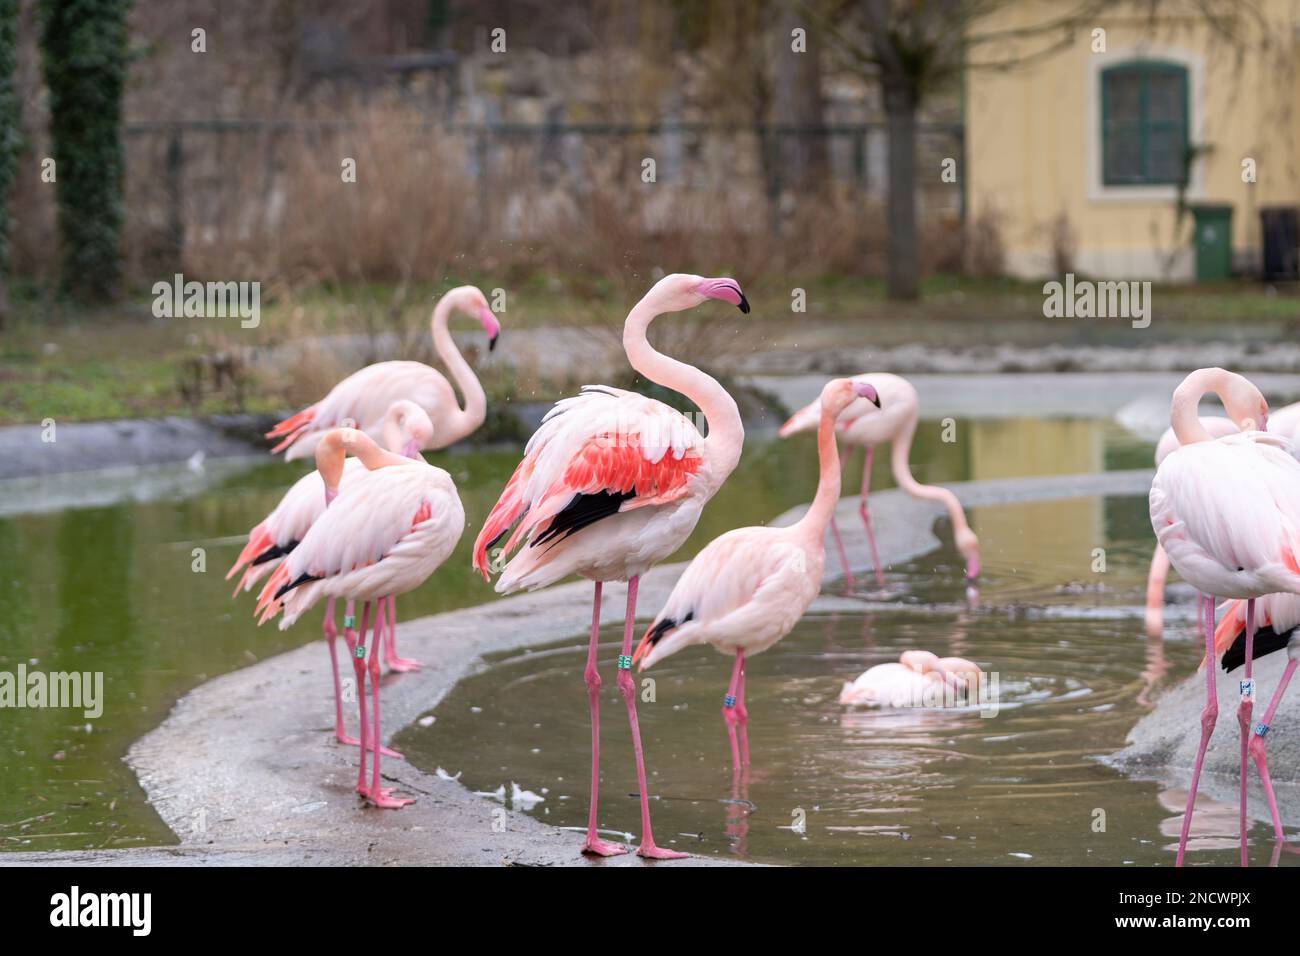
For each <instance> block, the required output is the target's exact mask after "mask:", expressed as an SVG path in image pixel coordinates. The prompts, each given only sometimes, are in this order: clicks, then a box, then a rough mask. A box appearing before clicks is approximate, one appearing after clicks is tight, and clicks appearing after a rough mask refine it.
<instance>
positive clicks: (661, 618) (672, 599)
mask: <svg viewBox="0 0 1300 956" xmlns="http://www.w3.org/2000/svg"><path fill="white" fill-rule="evenodd" d="M859 397H861V398H864V399H865V400H867V401H869V402H873V403H875V402H879V401H880V398H879V396H878V395H876V390H875V389H874V388H873V387H872V386H871V385H868V384H866V383H854V382H851V381H850V380H848V379H846V378H842V379H836V380H834V381H831V382H828V383H827V385H826V387H825V388H824V389H822V397H821V421H820V424H819V426H818V429H817V452H818V461H819V467H820V471H819V474H818V477H817V493H816V495H815V496H814V497H813V500H812V503H811V504H810V505H809V506H808V510H807V511H805V512H804V514H803V515H802V516H801V517H800V518H799V520H798V521H796V522H794V524H791V525H789V526H787V527H783V528H774V527H766V526H763V527H755V528H737V529H736V530H734V531H728V532H727V533H726V534H724V535H722V536H721V537H719V538H716V539H714V540H713V541H711V542H709V544H707V545H705V547H704V549H703V550H702V551H700V553H699V554H697V555H696V556H695V558H694V560H692V561H691V563H690V564H689V565H687V567H686V570H685V571H683V572H682V576H681V578H679V579H678V581H677V584H676V586H675V587H674V588H673V590H672V594H670V595H669V596H668V601H667V602H666V603H665V604H664V608H663V610H662V611H660V612H659V615H658V616H657V617H656V618H655V619H654V623H652V624H651V625H650V628H649V630H647V631H646V633H645V636H644V637H642V638H641V643H640V644H638V645H637V649H636V653H635V654H634V655H633V656H632V662H633V663H637V662H640V665H641V670H645V669H646V668H647V667H652V666H653V665H654V664H655V663H656V662H657V661H660V660H663V658H665V657H667V656H669V655H670V654H674V653H676V652H677V651H679V650H681V649H682V648H683V647H689V646H691V645H694V644H711V645H713V647H714V648H715V649H716V650H718V651H719V652H721V653H723V654H734V655H735V664H734V665H733V667H732V671H731V683H730V684H729V685H728V687H727V693H726V695H725V696H724V697H723V707H722V719H723V721H724V722H725V723H726V725H727V735H728V737H729V738H730V741H731V761H732V767H733V768H734V769H735V770H736V771H737V772H739V771H740V770H741V769H742V767H747V766H749V734H748V731H747V724H748V721H749V714H748V712H747V711H746V709H745V655H746V654H749V655H751V656H752V655H754V654H759V653H762V652H763V651H765V650H767V649H768V648H769V647H771V646H772V645H773V644H775V643H776V642H777V641H779V640H780V639H781V638H783V637H785V635H787V634H789V633H790V631H791V629H792V628H793V627H794V626H795V624H796V623H798V621H799V618H801V617H802V616H803V613H804V611H806V610H807V609H808V605H810V604H811V603H812V601H813V599H814V598H815V597H816V596H817V593H818V591H820V590H821V581H822V572H823V570H824V569H825V566H826V549H825V546H824V544H823V542H824V541H825V538H826V526H827V525H828V524H829V523H830V520H831V516H832V515H833V514H834V513H835V506H836V504H838V502H839V500H840V458H839V451H838V450H837V449H836V446H835V420H836V418H838V417H839V414H840V413H841V412H842V411H843V410H844V409H845V408H847V407H848V405H849V404H850V403H851V402H853V401H854V400H856V399H857V398H859Z"/></svg>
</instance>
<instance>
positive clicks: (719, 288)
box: [695, 279, 749, 315]
mask: <svg viewBox="0 0 1300 956" xmlns="http://www.w3.org/2000/svg"><path fill="white" fill-rule="evenodd" d="M695 291H696V292H698V293H699V294H700V295H702V296H704V298H706V299H721V300H722V301H723V302H730V303H731V304H732V305H734V306H736V307H737V308H739V309H740V311H741V312H744V313H745V314H746V315H748V314H749V300H748V299H746V298H745V293H743V292H741V291H740V286H739V285H738V284H737V283H736V280H735V279H704V280H702V281H701V282H700V284H699V285H698V286H696V287H695Z"/></svg>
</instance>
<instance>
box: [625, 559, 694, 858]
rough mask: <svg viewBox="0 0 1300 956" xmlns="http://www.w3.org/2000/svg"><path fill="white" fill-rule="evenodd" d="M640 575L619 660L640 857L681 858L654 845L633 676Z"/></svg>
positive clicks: (630, 595) (633, 585)
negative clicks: (629, 734) (637, 794)
mask: <svg viewBox="0 0 1300 956" xmlns="http://www.w3.org/2000/svg"><path fill="white" fill-rule="evenodd" d="M640 583H641V578H640V576H639V575H638V576H635V577H632V578H630V579H629V580H628V582H627V616H626V618H625V619H624V621H623V653H622V654H621V655H620V656H619V659H618V689H619V691H620V693H622V695H623V702H624V703H625V704H627V719H628V722H629V723H630V724H631V725H632V750H633V752H634V753H635V754H636V782H637V786H638V787H640V789H641V847H640V849H638V850H637V851H636V853H637V856H641V857H646V858H647V859H651V860H680V859H683V858H685V857H687V856H690V854H689V853H678V852H677V851H675V850H663V849H660V848H659V847H657V846H655V838H654V834H653V833H652V832H651V830H650V791H649V788H648V787H647V786H646V780H645V753H644V751H643V750H642V749H641V729H640V727H638V726H637V722H636V681H635V680H633V678H632V628H633V627H634V626H635V624H636V590H637V585H638V584H640Z"/></svg>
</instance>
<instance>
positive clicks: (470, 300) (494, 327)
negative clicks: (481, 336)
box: [446, 285, 501, 352]
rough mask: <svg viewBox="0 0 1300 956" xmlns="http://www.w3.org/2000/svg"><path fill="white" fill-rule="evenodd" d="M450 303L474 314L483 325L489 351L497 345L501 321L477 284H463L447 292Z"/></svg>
mask: <svg viewBox="0 0 1300 956" xmlns="http://www.w3.org/2000/svg"><path fill="white" fill-rule="evenodd" d="M446 298H447V299H448V301H449V303H450V304H451V305H452V306H454V307H455V308H457V309H459V310H460V311H462V312H464V313H465V314H466V315H472V316H474V318H476V319H478V321H479V324H480V325H482V326H483V331H484V332H486V333H487V337H488V351H489V352H491V351H492V350H493V349H495V348H496V347H497V338H498V337H499V336H500V335H501V322H500V320H499V319H498V318H497V316H496V313H495V312H493V311H492V307H491V306H490V305H488V300H487V296H485V295H484V294H483V291H482V290H481V289H479V288H478V287H477V286H472V285H462V286H458V287H457V288H455V289H452V290H451V291H450V292H448V293H447V295H446Z"/></svg>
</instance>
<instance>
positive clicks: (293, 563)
mask: <svg viewBox="0 0 1300 956" xmlns="http://www.w3.org/2000/svg"><path fill="white" fill-rule="evenodd" d="M349 453H351V454H353V455H355V456H356V457H357V458H359V459H360V460H361V463H362V465H363V466H364V467H365V469H366V470H365V471H364V472H360V473H357V474H356V475H355V476H353V477H351V478H350V479H349V481H348V483H347V486H346V488H342V489H341V481H342V478H343V474H344V461H345V456H346V455H347V454H349ZM316 463H317V470H318V471H319V472H320V475H321V478H322V480H323V481H324V484H325V489H326V494H327V495H330V496H331V497H333V498H334V500H333V501H332V502H331V504H330V506H329V507H328V508H326V509H325V512H324V514H322V515H321V516H320V517H319V518H317V519H316V522H315V523H314V524H313V525H312V526H311V529H310V530H309V531H308V532H307V534H306V535H305V536H304V537H303V539H302V541H301V542H300V543H299V544H298V546H297V547H296V548H294V549H293V551H292V552H290V554H289V555H288V557H287V558H285V560H284V561H283V562H282V563H281V564H280V566H279V567H277V568H276V569H275V571H274V572H272V574H271V576H270V577H269V578H268V579H267V581H266V585H265V586H264V587H263V589H262V592H261V595H260V597H259V599H258V605H257V610H258V612H260V614H261V617H260V619H259V622H258V623H264V622H265V621H266V620H268V619H269V618H272V617H274V616H275V615H277V614H280V615H281V618H280V628H281V630H283V629H285V628H287V627H289V626H290V625H291V624H293V623H294V622H295V621H296V620H297V619H298V618H299V617H300V616H302V614H304V613H305V612H306V611H307V610H308V609H309V608H310V607H311V606H312V605H314V604H315V603H316V602H317V601H319V600H320V599H321V598H338V599H343V600H344V601H347V602H350V603H354V604H360V605H362V612H361V629H360V631H359V632H357V631H354V630H353V626H354V623H355V622H354V621H353V619H352V617H351V616H348V617H346V618H345V619H344V640H346V641H347V644H348V649H349V651H350V652H351V657H352V662H353V669H354V671H355V673H356V678H357V687H358V695H357V697H358V701H359V707H360V712H361V726H362V734H361V736H362V740H361V764H360V771H359V773H358V777H357V792H358V793H361V794H362V795H363V796H365V797H367V798H368V799H369V800H370V801H371V802H372V803H374V804H375V805H376V806H380V807H389V808H394V809H395V808H398V807H401V806H403V805H404V804H406V803H409V802H410V801H409V800H400V799H397V798H394V797H392V796H391V795H390V793H391V790H390V789H384V788H380V786H379V756H380V755H379V752H378V747H379V742H380V740H381V736H380V721H379V649H380V646H381V644H382V633H381V632H383V631H384V630H385V629H389V628H391V627H392V626H393V624H392V618H391V611H390V604H391V601H392V599H393V598H395V597H396V596H397V595H399V594H405V593H406V592H407V591H411V590H414V589H415V588H417V587H419V586H420V585H421V584H423V583H424V581H425V580H426V579H428V577H429V576H430V575H431V574H433V572H434V571H435V570H437V568H438V567H439V566H440V565H441V564H442V563H443V562H444V561H446V560H447V558H448V557H449V556H450V555H451V552H452V551H453V549H454V548H455V547H456V543H457V542H458V541H459V540H460V536H461V532H462V531H463V530H464V527H465V510H464V508H463V507H462V506H461V502H460V496H459V495H458V494H457V492H456V486H455V483H454V482H453V481H452V480H451V476H450V475H448V474H447V472H445V471H443V470H442V469H441V468H435V467H433V466H432V465H430V464H428V463H427V462H425V461H424V460H423V459H422V458H417V459H415V460H412V459H409V458H404V457H402V456H400V455H396V454H393V453H392V452H389V451H385V450H384V449H382V448H380V447H379V446H378V445H377V444H375V442H374V440H373V439H371V438H370V437H369V436H368V435H366V434H365V433H364V432H360V431H358V430H356V429H352V428H342V429H337V430H335V431H331V432H327V433H326V434H325V436H323V437H322V439H321V440H320V441H319V442H318V443H317V448H316ZM335 496H336V497H335ZM372 604H373V605H374V624H375V637H374V642H373V645H372V647H371V649H370V656H369V661H368V672H369V678H370V687H371V705H372V708H373V722H372V724H371V727H370V728H369V741H370V742H369V744H368V745H367V742H366V738H367V727H366V703H365V686H366V677H367V667H366V665H365V664H364V663H363V661H364V660H365V644H366V637H367V633H368V630H369V624H370V614H371V606H372ZM367 746H370V747H372V748H373V749H375V750H376V753H375V757H374V768H373V773H372V776H371V780H370V782H369V783H367V782H366V779H365V778H366V748H367Z"/></svg>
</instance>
